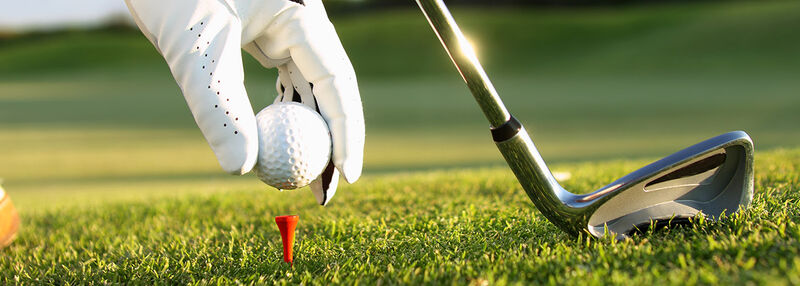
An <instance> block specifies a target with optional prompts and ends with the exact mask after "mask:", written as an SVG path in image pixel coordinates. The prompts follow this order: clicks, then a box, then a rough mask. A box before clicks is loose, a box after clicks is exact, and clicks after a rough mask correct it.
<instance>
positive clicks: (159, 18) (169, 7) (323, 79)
mask: <svg viewBox="0 0 800 286" xmlns="http://www.w3.org/2000/svg"><path fill="white" fill-rule="evenodd" d="M293 1H297V2H293ZM293 1H288V0H168V1H163V0H126V1H125V2H126V3H127V5H128V8H129V9H130V11H131V14H132V15H133V18H134V20H135V21H136V24H137V25H138V26H139V28H140V29H141V30H142V33H144V35H145V36H146V37H147V38H148V39H149V40H150V42H152V43H153V45H154V46H155V47H156V49H158V51H159V52H160V53H161V55H163V56H164V59H165V60H166V61H167V63H168V64H169V67H170V70H171V71H172V75H173V76H174V77H175V80H176V81H177V83H178V85H179V86H180V88H181V90H182V91H183V95H184V97H185V99H186V102H187V103H188V105H189V108H190V109H191V111H192V114H193V115H194V118H195V121H196V122H197V125H198V127H200V130H201V131H202V132H203V135H204V136H205V138H206V140H207V141H208V143H209V145H210V146H211V149H212V150H213V151H214V154H215V155H216V156H217V159H218V160H219V163H220V165H221V166H222V168H223V169H224V170H225V171H227V172H229V173H231V174H237V175H238V174H245V173H247V172H249V171H250V170H251V169H252V168H253V166H254V165H255V163H256V159H257V156H258V131H257V129H256V120H255V115H254V114H253V108H252V106H250V101H249V99H248V97H247V92H246V91H245V87H244V71H243V69H242V58H241V49H244V50H246V51H247V52H248V53H250V54H251V55H253V56H254V57H255V58H256V59H257V60H258V61H259V62H260V63H261V64H262V65H263V66H264V67H268V68H271V67H277V68H278V71H279V78H278V82H277V89H278V91H279V95H278V97H277V98H276V101H281V100H283V101H291V100H295V101H300V102H302V103H304V104H306V105H308V106H311V107H312V108H315V109H317V110H318V111H319V112H320V114H321V115H322V117H323V118H324V119H325V121H327V123H328V127H329V128H330V131H331V137H332V138H331V139H332V143H333V153H332V156H331V161H332V163H333V166H335V169H334V168H333V166H331V165H330V164H329V166H328V168H326V170H325V171H324V172H323V175H321V176H320V178H317V179H316V180H315V181H314V182H312V184H311V189H312V191H313V192H314V195H315V196H316V198H317V201H318V202H319V203H320V204H321V205H325V204H327V203H328V202H329V201H330V199H331V197H333V194H334V192H335V190H336V186H337V182H338V177H339V172H341V173H342V174H343V175H344V177H345V179H346V180H347V181H348V182H350V183H353V182H355V181H356V180H358V178H359V177H360V176H361V169H362V164H363V152H364V115H363V110H362V107H361V98H360V96H359V92H358V85H357V83H356V77H355V72H354V71H353V67H352V65H351V64H350V60H349V59H348V58H347V54H346V53H345V51H344V48H343V47H342V45H341V42H340V41H339V38H338V36H337V34H336V31H335V30H334V28H333V25H332V24H331V23H330V21H329V20H328V16H327V14H326V13H325V9H324V7H323V6H322V2H321V1H320V0H293ZM298 97H299V98H298ZM297 99H299V100H297ZM337 169H338V170H337ZM337 171H338V172H337Z"/></svg>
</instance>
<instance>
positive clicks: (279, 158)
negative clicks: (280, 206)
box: [255, 102, 331, 190]
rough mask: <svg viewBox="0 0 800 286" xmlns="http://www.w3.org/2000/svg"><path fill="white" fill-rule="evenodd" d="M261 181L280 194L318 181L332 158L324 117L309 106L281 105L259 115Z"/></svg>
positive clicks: (256, 171) (258, 166)
mask: <svg viewBox="0 0 800 286" xmlns="http://www.w3.org/2000/svg"><path fill="white" fill-rule="evenodd" d="M256 122H257V124H258V145H259V146H258V162H257V163H256V167H255V173H256V175H257V176H258V178H259V179H261V181H263V182H264V183H267V184H268V185H270V186H273V187H275V188H278V189H281V190H290V189H296V188H301V187H304V186H306V185H308V184H310V183H311V181H313V180H314V179H316V178H317V177H318V176H319V175H320V174H321V173H322V171H323V170H324V169H325V166H327V164H328V160H329V159H330V155H331V137H330V131H329V130H328V125H327V124H326V123H325V120H324V119H322V116H320V115H319V113H317V112H316V111H315V110H313V109H311V108H310V107H308V106H305V105H303V104H300V103H295V102H279V103H275V104H272V105H270V106H267V107H266V108H264V109H263V110H261V112H259V113H258V114H257V115H256Z"/></svg>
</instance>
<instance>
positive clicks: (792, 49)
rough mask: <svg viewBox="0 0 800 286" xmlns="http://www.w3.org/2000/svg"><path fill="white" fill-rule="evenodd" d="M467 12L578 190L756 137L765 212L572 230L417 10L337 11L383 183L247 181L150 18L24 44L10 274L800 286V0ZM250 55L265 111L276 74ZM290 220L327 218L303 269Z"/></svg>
mask: <svg viewBox="0 0 800 286" xmlns="http://www.w3.org/2000/svg"><path fill="white" fill-rule="evenodd" d="M409 4H411V3H409ZM453 10H454V11H453V12H454V15H455V17H456V18H457V20H458V21H459V23H460V24H461V26H462V28H463V29H464V30H465V31H466V32H467V34H468V36H469V37H470V39H471V40H472V41H473V42H474V43H475V44H476V46H477V50H478V53H479V54H480V57H481V59H482V61H483V62H484V64H485V66H486V69H487V71H488V73H489V75H490V77H492V79H493V80H494V83H495V86H496V87H497V89H498V91H499V92H500V94H501V96H502V98H503V99H504V101H505V102H506V104H507V105H508V106H509V109H510V110H511V111H512V112H513V113H514V114H515V115H516V116H517V117H518V118H520V119H521V120H522V121H523V122H524V123H525V124H526V127H527V128H528V130H529V131H530V132H531V133H532V136H533V138H534V140H535V142H536V144H537V146H538V147H539V149H540V151H541V152H542V154H543V155H544V158H545V159H546V160H547V161H548V162H552V163H554V166H555V169H557V170H561V171H571V172H572V174H573V179H571V180H569V181H567V182H566V184H567V187H568V188H570V189H585V190H589V189H593V188H596V187H599V186H601V185H603V184H604V183H607V182H609V180H610V179H612V178H616V177H618V176H619V175H622V174H624V173H625V172H627V171H630V170H633V169H635V168H637V167H639V166H641V165H643V164H644V163H646V161H647V160H648V159H652V158H658V157H661V156H664V155H666V154H669V153H671V152H674V151H677V150H679V149H680V148H682V147H685V146H688V145H691V144H693V143H695V142H698V141H701V140H703V139H706V138H708V137H711V136H714V135H717V134H719V133H722V132H726V131H731V130H737V129H741V130H745V131H747V132H748V133H750V134H751V135H752V137H753V139H754V141H755V145H756V149H757V169H756V170H757V176H758V182H757V197H756V201H755V203H754V208H753V209H752V210H751V211H749V212H747V213H745V214H744V215H743V216H742V217H735V218H729V219H728V220H727V221H726V222H725V223H722V224H703V225H699V226H697V227H696V228H690V229H684V230H672V231H667V232H658V233H655V234H648V235H645V236H644V237H639V238H636V239H634V240H633V241H629V242H622V243H616V242H612V241H589V242H587V241H586V240H585V239H584V240H575V239H570V238H568V237H566V236H564V235H563V234H562V233H561V232H559V231H558V230H557V229H555V227H554V226H552V225H550V224H549V223H547V222H546V221H545V220H544V219H543V217H541V216H540V215H538V213H537V212H535V210H534V209H533V207H532V205H531V203H530V202H529V201H528V200H527V198H526V197H525V196H524V194H523V193H522V191H521V190H519V189H518V186H517V185H516V183H514V180H513V178H512V177H511V175H510V173H509V172H508V171H507V170H506V169H505V167H503V165H504V163H503V162H502V158H501V157H500V155H499V153H498V152H497V150H496V149H495V147H494V146H493V144H492V143H491V140H490V138H489V134H488V130H487V129H488V126H487V123H486V121H485V120H484V119H483V117H482V115H481V113H480V111H479V110H478V108H477V106H476V104H475V103H474V102H473V100H472V98H471V97H470V96H469V94H468V92H467V89H466V87H465V86H464V84H463V82H462V81H461V79H460V78H459V77H458V75H457V73H456V72H455V70H454V69H453V67H452V66H451V64H450V63H449V61H448V59H447V57H446V54H445V53H444V52H443V50H442V49H441V47H440V46H439V43H438V42H437V41H436V39H435V37H434V35H433V33H432V32H431V31H430V28H429V27H428V24H427V23H426V22H425V20H424V19H423V17H422V16H421V15H420V12H419V11H417V10H415V8H414V7H411V5H409V7H408V9H400V10H391V11H378V12H369V13H365V14H350V15H346V16H343V17H337V18H335V19H333V20H334V22H335V24H336V26H337V29H338V31H339V34H340V35H341V38H342V40H343V43H344V45H345V47H346V48H347V50H348V53H349V55H350V57H351V59H352V61H353V64H354V66H355V68H356V71H357V73H358V75H359V85H360V88H361V91H362V97H363V101H364V107H365V116H366V120H367V141H366V142H367V145H366V154H365V174H366V175H365V177H364V179H363V180H362V181H359V182H358V184H356V185H352V186H350V185H347V184H345V183H342V189H341V190H340V191H339V192H338V194H337V195H336V197H335V198H334V200H333V205H331V206H330V207H328V208H325V209H323V208H319V207H316V206H314V200H313V198H312V196H311V195H310V194H309V192H308V190H301V191H299V192H288V193H282V194H278V193H276V192H275V191H274V190H272V189H268V188H267V187H265V186H264V185H263V184H262V183H260V182H259V181H258V180H256V179H255V177H254V176H252V175H248V176H243V177H234V176H228V175H226V174H223V173H222V172H221V170H220V168H219V166H218V164H217V162H216V159H215V158H214V157H213V154H212V153H211V151H210V148H209V147H208V145H207V144H206V143H205V142H204V141H203V139H202V136H201V134H200V132H199V131H198V130H197V128H196V127H195V125H194V122H193V120H192V118H191V115H190V113H189V111H188V108H186V106H185V102H184V100H183V98H182V97H181V95H180V92H179V90H178V88H177V85H175V83H174V82H173V80H172V78H171V75H170V73H169V70H168V69H167V67H166V65H165V64H164V63H163V60H162V59H161V58H160V57H159V55H158V54H157V53H156V52H155V50H154V49H153V48H152V47H151V46H150V44H149V43H148V42H147V40H146V39H145V38H144V37H143V36H141V35H140V34H139V33H138V32H136V31H73V32H69V33H56V34H53V35H49V36H41V37H29V38H22V39H12V40H8V39H0V177H2V178H4V179H5V182H4V183H3V186H4V187H5V188H6V189H7V191H8V193H9V194H11V196H12V198H13V199H14V201H15V203H16V205H17V206H18V208H19V209H20V211H21V213H22V215H23V219H24V227H25V228H24V229H23V232H22V233H21V236H20V239H19V240H18V241H17V242H16V243H15V244H14V246H13V247H12V248H10V249H8V250H2V251H0V277H3V278H6V279H9V280H7V281H0V284H17V283H14V281H13V279H15V277H18V278H19V279H23V280H26V281H28V282H37V281H36V279H40V280H39V281H38V282H48V281H51V282H66V280H69V281H72V282H73V283H71V284H86V283H85V282H103V281H109V282H111V281H124V280H127V279H141V280H139V281H140V282H142V283H144V284H149V283H148V282H151V281H155V280H158V281H163V282H190V281H193V280H202V279H206V281H207V282H212V281H211V280H213V279H214V277H227V278H231V279H239V280H240V281H251V280H258V279H261V277H263V279H265V280H266V281H272V280H277V281H288V282H319V283H325V282H342V283H343V284H352V282H356V281H355V280H356V279H359V277H361V276H360V275H362V274H363V280H361V282H364V283H365V284H376V283H378V281H382V282H381V283H388V282H401V281H404V282H456V283H459V282H469V283H474V284H482V282H483V281H484V280H487V281H491V282H498V283H496V284H502V283H499V282H504V281H506V280H507V281H508V282H522V281H524V282H532V281H533V282H549V281H550V280H551V279H552V281H555V282H560V283H564V284H577V282H582V281H596V282H597V283H599V284H603V283H604V282H630V283H636V284H641V283H648V282H649V283H659V282H662V281H667V282H671V283H672V284H681V282H698V283H707V284H711V283H713V282H715V281H714V280H713V279H718V281H717V282H719V283H723V282H726V281H737V282H743V281H749V280H755V281H760V282H770V281H772V279H778V280H780V281H782V282H787V283H794V284H797V283H800V281H798V279H799V278H798V275H800V274H798V272H800V261H798V259H797V258H795V257H796V256H797V249H798V243H797V236H798V226H797V222H798V217H797V215H796V213H798V193H797V191H798V179H797V167H798V164H800V163H798V162H799V161H800V159H799V158H798V157H799V156H798V153H800V149H797V148H798V146H800V127H798V125H797V122H800V113H798V112H797V111H798V110H800V96H797V95H798V94H800V81H799V80H797V79H798V78H800V56H797V51H799V50H800V37H796V36H795V35H796V31H798V30H800V2H797V1H757V2H749V1H736V2H726V1H719V2H706V3H699V4H694V3H680V4H669V5H649V6H619V7H613V8H602V7H593V8H579V9H557V8H546V9H540V8H520V9H511V8H500V9H476V8H461V7H456V8H454V9H453ZM245 60H246V62H245V67H246V70H247V82H246V84H247V88H248V91H249V94H250V96H251V101H252V102H253V105H254V107H255V108H256V109H260V108H261V107H263V106H265V105H266V104H268V103H269V102H270V101H271V98H272V97H273V96H274V91H272V89H273V88H274V76H275V75H274V71H269V70H263V69H260V68H259V67H258V66H257V65H256V63H255V61H254V60H253V59H252V58H250V57H245ZM612 158H616V159H617V160H618V161H609V160H611V159H612ZM594 162H601V163H594ZM427 171H431V172H427ZM289 212H295V213H299V214H301V216H302V217H303V221H302V222H301V230H300V234H299V235H300V236H299V239H300V242H299V249H298V260H299V261H300V263H298V265H297V267H296V268H295V269H294V270H293V271H288V269H286V268H285V267H283V266H281V265H280V264H279V263H278V262H277V261H278V252H277V247H278V243H279V241H278V240H277V232H276V228H275V227H274V225H273V223H272V222H271V221H270V218H271V217H272V216H273V215H277V214H285V213H289ZM362 247H363V248H365V250H364V251H365V252H360V253H355V252H351V250H355V249H358V248H362ZM462 255H463V256H462ZM367 257H368V258H369V260H368V261H367V260H366V258H367ZM751 258H752V259H751ZM317 278H318V279H319V280H316V279H317ZM47 279H52V280H47ZM58 279H62V280H58ZM80 279H86V280H80ZM281 279H285V280H281ZM312 279H314V280H312ZM622 279H632V280H631V281H626V280H622ZM3 282H5V283H3ZM639 282H641V283H639ZM459 284H463V283H459ZM525 284H528V283H525Z"/></svg>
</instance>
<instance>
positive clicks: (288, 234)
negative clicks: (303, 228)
mask: <svg viewBox="0 0 800 286" xmlns="http://www.w3.org/2000/svg"><path fill="white" fill-rule="evenodd" d="M299 220H300V217H299V216H296V215H283V216H276V217H275V223H277V224H278V229H279V230H280V231H281V240H282V241H283V261H285V262H286V263H289V265H294V264H293V263H292V248H293V246H294V228H295V226H297V222H298V221H299Z"/></svg>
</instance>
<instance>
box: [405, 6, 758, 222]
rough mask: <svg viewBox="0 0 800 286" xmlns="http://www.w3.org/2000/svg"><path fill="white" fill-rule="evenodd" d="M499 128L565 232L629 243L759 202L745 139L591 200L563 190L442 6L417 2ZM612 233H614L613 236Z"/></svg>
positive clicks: (498, 138) (681, 156) (723, 138)
mask: <svg viewBox="0 0 800 286" xmlns="http://www.w3.org/2000/svg"><path fill="white" fill-rule="evenodd" d="M416 1H417V4H418V5H419V7H420V8H421V9H422V12H423V13H424V14H425V17H426V18H427V19H428V22H429V23H430V24H431V27H432V28H433V30H434V32H436V35H437V36H438V37H439V40H440V41H441V42H442V45H443V46H444V48H445V50H446V51H447V53H448V55H449V56H450V59H451V60H452V61H453V64H455V66H456V68H457V69H458V71H459V73H461V76H462V78H463V79H464V81H465V82H466V83H467V86H468V87H469V89H470V91H471V92H472V95H473V96H474V97H475V100H476V101H477V103H478V105H479V106H480V107H481V110H482V111H483V113H484V115H485V116H486V118H487V119H488V120H489V122H490V124H491V126H492V137H493V139H494V140H495V144H496V145H497V148H498V149H499V150H500V153H501V154H502V155H503V157H504V158H505V160H506V162H507V163H508V165H509V167H511V170H512V171H513V172H514V174H515V175H516V177H517V180H518V181H519V182H520V184H521V185H522V187H523V189H524V190H525V192H526V193H527V194H528V197H529V198H530V199H531V201H533V203H534V205H536V208H537V209H539V211H540V212H541V213H542V214H543V215H544V216H545V217H547V219H548V220H550V221H551V222H552V223H554V224H555V225H557V226H558V227H560V228H561V229H563V230H564V231H566V232H568V233H570V234H573V235H578V234H580V233H585V232H588V233H589V234H591V235H594V236H603V235H605V234H606V233H610V234H613V235H616V236H617V237H624V236H625V235H626V234H627V233H629V232H631V231H634V230H636V229H637V227H640V228H641V226H644V225H649V224H650V223H651V222H655V224H664V222H665V221H666V222H667V223H666V224H669V223H668V222H669V220H675V219H680V220H684V219H687V220H688V219H689V218H692V217H694V216H696V215H697V214H698V213H701V212H702V213H703V214H705V215H707V216H709V217H710V218H712V219H714V218H717V217H719V216H720V215H721V214H723V213H729V214H730V213H733V212H736V211H738V210H739V209H740V208H743V207H746V206H747V205H748V204H749V203H750V201H751V200H752V196H753V142H752V141H751V139H750V137H749V136H748V135H747V134H746V133H744V132H741V131H735V132H729V133H726V134H722V135H720V136H717V137H714V138H711V139H708V140H706V141H703V142H700V143H698V144H695V145H693V146H691V147H689V148H686V149H684V150H681V151H678V152H676V153H674V154H672V155H670V156H667V157H665V158H663V159H661V160H658V161H656V162H654V163H652V164H650V165H647V166H645V167H643V168H641V169H639V170H637V171H635V172H633V173H630V174H628V175H626V176H624V177H622V178H620V179H618V180H616V181H614V182H612V183H610V184H608V185H607V186H605V187H603V188H600V189H599V190H597V191H594V192H592V193H589V194H584V195H578V194H573V193H570V192H568V191H567V190H565V189H564V188H563V187H561V185H559V184H558V182H557V181H556V179H555V177H553V174H552V173H551V172H550V169H549V168H547V165H546V164H545V162H544V159H542V156H541V155H540V154H539V152H538V151H537V149H536V146H534V144H533V141H532V140H531V138H530V136H529V135H528V133H527V131H525V128H524V127H523V126H522V124H521V123H520V122H519V121H517V120H516V119H515V118H514V117H513V116H511V115H510V114H509V113H508V111H507V110H506V108H505V106H504V105H503V102H502V101H501V100H500V97H499V96H498V94H497V91H495V89H494V86H493V85H492V83H491V81H490V80H489V77H488V76H487V75H486V73H485V72H484V70H483V67H481V65H480V62H479V61H478V58H477V56H476V55H475V52H474V50H473V49H472V47H471V46H470V44H469V42H468V41H467V40H466V38H465V37H464V35H463V34H462V33H461V30H460V29H459V28H458V25H457V24H456V22H455V20H454V19H453V17H452V15H450V12H449V11H448V10H447V7H446V6H445V5H444V2H442V0H416ZM606 230H608V231H606Z"/></svg>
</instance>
